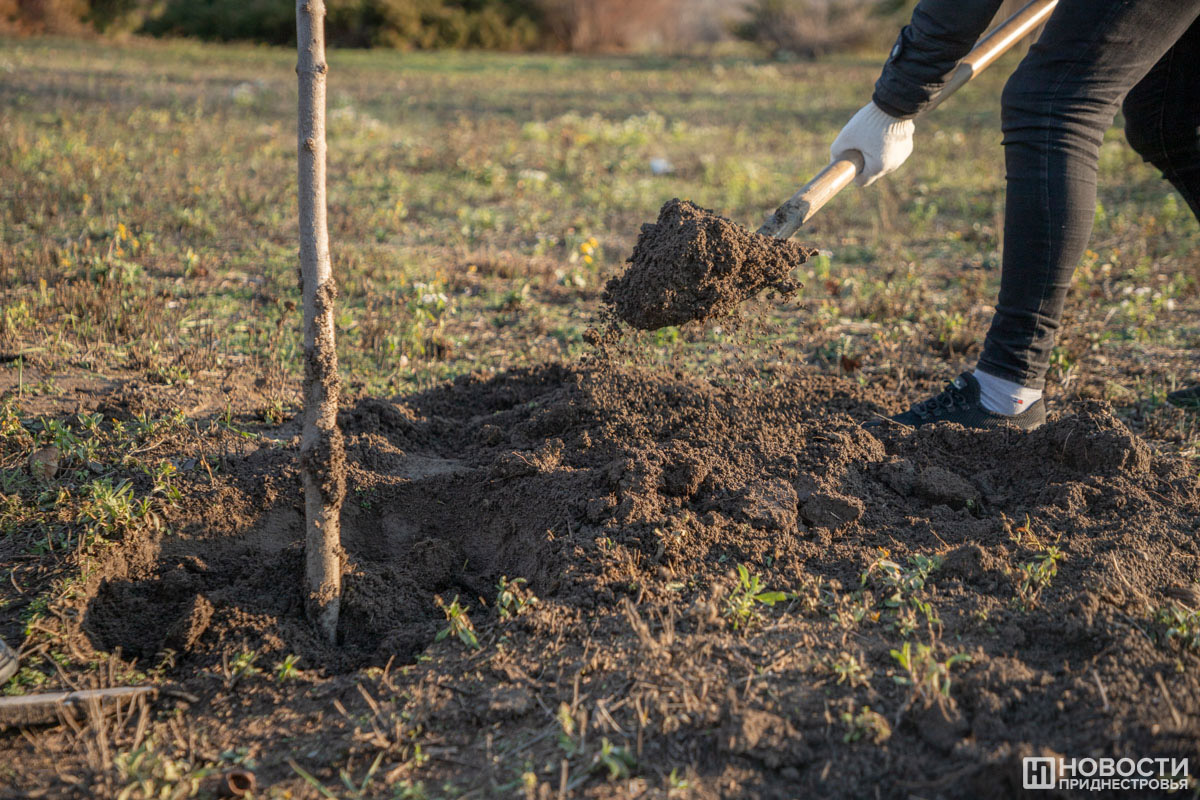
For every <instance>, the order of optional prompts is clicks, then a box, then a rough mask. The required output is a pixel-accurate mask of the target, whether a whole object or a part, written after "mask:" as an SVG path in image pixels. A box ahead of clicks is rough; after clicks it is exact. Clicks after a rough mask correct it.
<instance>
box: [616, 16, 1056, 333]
mask: <svg viewBox="0 0 1200 800" xmlns="http://www.w3.org/2000/svg"><path fill="white" fill-rule="evenodd" d="M1057 5H1058V0H1032V2H1030V3H1028V4H1027V5H1026V6H1025V7H1024V8H1022V9H1021V10H1020V11H1018V12H1017V13H1016V14H1014V15H1013V16H1012V17H1010V18H1009V19H1008V20H1006V21H1005V22H1004V23H1003V24H1001V25H1000V26H998V27H997V28H995V29H994V30H993V31H992V32H991V33H989V34H988V35H987V36H985V37H983V38H982V39H981V40H980V41H979V43H978V44H976V45H975V48H974V49H973V50H972V51H971V52H970V53H968V54H967V56H966V57H965V58H964V59H963V60H962V62H961V63H959V65H958V67H957V68H955V70H954V72H953V73H951V75H950V79H949V80H948V81H946V85H945V86H943V87H942V89H941V90H940V91H939V92H938V93H937V94H936V95H934V96H933V98H931V101H930V103H929V105H928V106H926V108H925V109H924V111H922V114H924V113H927V112H928V111H930V110H931V109H933V108H936V107H937V106H938V105H940V104H941V103H942V101H944V100H945V99H946V98H947V97H949V96H950V95H952V94H954V93H955V92H956V91H958V90H959V89H960V88H961V87H962V86H963V85H965V84H967V83H969V82H970V81H971V79H972V78H974V77H975V76H976V75H978V74H979V73H981V72H983V71H984V70H985V69H987V68H988V67H989V66H991V64H992V63H993V62H994V61H995V60H996V59H997V58H999V57H1000V56H1001V55H1003V54H1004V53H1005V52H1007V51H1008V50H1009V49H1010V48H1011V47H1012V46H1013V45H1014V44H1016V43H1017V42H1019V41H1020V40H1021V39H1023V38H1025V37H1026V36H1028V35H1029V33H1030V32H1031V31H1033V30H1034V29H1036V28H1037V27H1038V26H1039V25H1041V24H1042V23H1043V22H1045V21H1046V20H1047V19H1048V18H1049V17H1050V14H1051V13H1052V12H1053V11H1054V8H1055V6H1057ZM862 169H863V157H862V153H860V152H858V151H857V150H850V151H848V152H847V153H846V154H845V156H844V157H842V158H840V159H838V160H836V161H834V162H833V163H831V164H830V165H829V166H827V167H825V169H823V170H821V172H820V174H818V175H817V176H816V177H815V178H813V179H812V180H811V181H809V182H808V183H807V184H805V185H804V186H803V187H802V188H801V189H800V191H798V192H796V194H795V195H794V196H793V197H792V199H790V200H788V201H787V202H786V203H784V204H783V205H782V206H780V207H779V209H778V210H777V211H776V212H775V213H774V214H772V215H771V216H770V217H769V218H768V219H767V222H766V224H765V225H763V226H762V227H761V228H759V229H758V233H759V234H760V235H758V236H753V235H751V234H750V232H749V231H747V230H745V229H744V228H742V227H740V226H738V225H736V224H734V223H732V222H730V221H729V220H727V219H725V218H723V217H719V216H717V215H715V214H713V213H712V212H710V211H707V210H706V209H702V208H699V207H697V206H695V205H692V204H691V203H688V202H686V201H680V200H672V201H671V202H669V203H667V204H666V205H665V206H663V208H662V210H661V211H660V212H659V217H658V222H657V223H655V224H653V225H643V226H642V232H641V234H640V235H639V236H638V242H637V245H636V246H635V247H634V251H633V255H632V256H631V257H630V259H629V265H630V266H629V268H628V269H627V270H626V271H625V274H624V275H622V276H620V277H619V278H613V279H612V280H610V281H609V282H608V284H607V285H606V287H605V292H604V301H605V303H606V304H608V305H609V306H610V307H611V309H612V310H613V312H614V313H615V315H616V317H617V318H619V319H621V320H623V321H624V322H626V323H627V324H629V325H630V326H632V327H634V328H640V329H642V330H657V329H659V328H662V327H665V326H668V325H682V324H686V323H688V322H692V321H700V320H705V319H712V318H715V317H718V316H722V315H725V314H732V313H734V312H735V310H736V308H737V306H738V304H740V303H741V302H743V301H745V300H747V299H749V298H750V297H753V296H754V295H755V294H757V293H758V292H759V291H761V290H762V289H764V288H773V289H775V290H777V291H778V292H779V293H780V294H781V295H782V296H787V295H789V294H790V293H791V292H793V291H795V289H796V288H798V286H797V284H795V283H793V282H792V281H790V279H789V278H788V275H789V273H790V272H791V270H792V268H793V267H795V266H796V265H798V264H802V263H804V261H806V260H807V259H808V258H809V257H810V256H812V255H813V254H814V253H815V252H816V251H815V250H813V249H812V248H806V247H804V246H802V245H799V244H797V243H795V242H791V241H788V240H789V239H790V238H791V237H792V234H794V233H795V232H796V231H797V230H799V229H800V226H802V225H803V224H804V223H806V222H808V221H809V220H810V219H812V216H813V215H814V214H816V213H817V212H818V211H820V210H821V208H822V207H823V206H824V205H825V204H826V203H828V202H829V201H830V200H831V199H833V197H834V195H836V194H837V193H838V192H840V191H841V190H842V189H844V188H846V187H847V186H849V185H850V183H851V182H852V181H853V180H854V178H855V177H856V176H857V175H858V173H859V172H861V171H862Z"/></svg>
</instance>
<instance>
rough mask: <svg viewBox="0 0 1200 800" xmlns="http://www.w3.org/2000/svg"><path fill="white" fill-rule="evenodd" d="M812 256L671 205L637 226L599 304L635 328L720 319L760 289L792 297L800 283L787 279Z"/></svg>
mask: <svg viewBox="0 0 1200 800" xmlns="http://www.w3.org/2000/svg"><path fill="white" fill-rule="evenodd" d="M815 253H816V250H814V249H812V248H810V247H805V246H804V245H800V244H797V243H795V242H791V241H784V240H779V239H773V238H771V237H769V236H763V235H760V234H757V233H751V232H749V231H747V230H746V229H744V228H742V227H740V226H738V225H736V224H734V223H733V222H731V221H729V220H728V219H726V218H724V217H722V216H719V215H717V214H715V213H713V212H711V211H708V210H706V209H703V208H700V207H698V206H696V205H693V204H692V203H689V202H688V201H686V200H671V201H670V202H669V203H667V204H666V205H664V206H663V207H662V210H661V211H659V214H658V222H656V223H653V224H646V225H643V226H642V232H641V234H640V235H639V236H638V241H637V244H636V246H635V247H634V249H633V255H632V256H631V257H630V259H629V268H628V269H627V270H626V272H625V274H623V275H621V276H620V277H616V278H613V279H612V280H610V281H609V282H608V285H607V286H606V287H605V292H604V301H605V303H607V304H608V305H609V306H610V307H611V308H612V310H613V312H614V313H615V314H616V316H617V317H619V318H620V319H622V320H624V321H625V322H627V323H628V324H629V325H632V326H633V327H634V328H640V329H642V330H657V329H658V328H664V327H666V326H668V325H682V324H684V323H686V322H693V321H702V320H708V319H713V318H716V317H722V316H725V315H728V314H731V313H734V312H735V311H736V310H737V308H738V306H739V305H741V304H742V303H743V302H745V301H746V300H748V299H750V298H751V297H753V296H755V295H757V294H758V293H759V292H761V291H763V290H764V289H768V288H769V289H774V290H775V291H777V292H779V293H780V294H781V295H783V296H784V297H789V296H791V295H792V294H793V293H794V292H795V291H796V290H797V289H798V288H800V285H799V284H797V283H795V282H793V281H792V280H791V279H790V278H789V274H790V273H791V271H792V270H793V269H794V268H795V267H797V266H799V265H801V264H803V263H804V262H806V261H807V260H808V259H809V258H810V257H812V256H813V255H814V254H815Z"/></svg>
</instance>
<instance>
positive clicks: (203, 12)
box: [0, 0, 914, 58]
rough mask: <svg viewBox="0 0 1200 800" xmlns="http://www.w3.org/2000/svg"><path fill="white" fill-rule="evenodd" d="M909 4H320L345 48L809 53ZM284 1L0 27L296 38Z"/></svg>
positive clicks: (99, 10)
mask: <svg viewBox="0 0 1200 800" xmlns="http://www.w3.org/2000/svg"><path fill="white" fill-rule="evenodd" d="M913 2H914V0H327V5H328V10H329V17H328V23H327V24H328V35H329V40H330V42H331V44H333V45H336V46H342V47H390V48H399V49H441V48H481V49H490V50H570V51H580V52H597V51H598V52H605V51H629V50H658V51H661V50H668V51H679V50H686V49H688V48H690V47H693V46H695V45H698V44H712V43H714V42H718V41H723V40H734V39H740V40H744V41H748V42H753V43H756V44H758V45H761V46H762V47H763V48H764V49H765V50H767V51H768V52H769V53H771V54H773V55H775V56H777V57H780V58H789V57H794V58H818V57H820V56H822V55H824V54H827V53H830V52H833V51H837V50H844V49H849V48H857V47H862V46H866V45H885V44H886V43H888V42H890V41H891V39H892V38H894V37H895V35H896V30H897V29H898V27H899V25H900V24H902V22H903V18H904V17H905V15H906V14H907V13H908V11H909V10H910V9H911V6H912V5H913ZM294 14H295V9H294V7H293V5H292V2H291V0H0V31H7V32H10V33H11V32H18V33H53V34H81V33H87V32H98V33H102V34H114V33H141V34H151V35H156V36H186V37H193V38H198V39H210V40H246V41H255V42H264V43H268V44H290V43H293V42H294V41H295V20H294Z"/></svg>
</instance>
